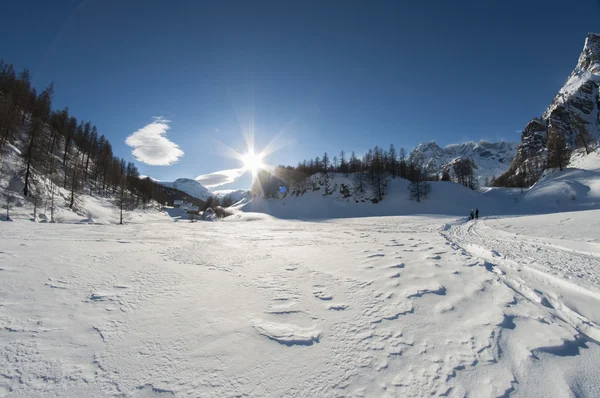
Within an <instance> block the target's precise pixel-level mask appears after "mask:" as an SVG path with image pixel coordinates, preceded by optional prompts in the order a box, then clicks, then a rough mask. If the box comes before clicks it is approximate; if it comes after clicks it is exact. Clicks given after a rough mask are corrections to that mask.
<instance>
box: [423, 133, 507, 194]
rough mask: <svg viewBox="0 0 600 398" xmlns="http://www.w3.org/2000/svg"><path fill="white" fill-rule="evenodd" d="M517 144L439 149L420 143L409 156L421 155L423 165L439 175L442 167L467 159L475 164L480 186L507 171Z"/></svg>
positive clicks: (478, 143)
mask: <svg viewBox="0 0 600 398" xmlns="http://www.w3.org/2000/svg"><path fill="white" fill-rule="evenodd" d="M517 147H518V143H510V142H505V141H499V142H493V143H491V142H487V141H480V142H473V141H470V142H465V143H462V144H451V145H448V146H446V147H444V148H440V147H439V146H438V145H437V144H436V143H435V141H431V142H421V143H420V144H419V145H418V146H417V147H416V148H415V149H414V150H413V151H412V152H411V154H417V153H418V154H421V155H422V156H423V159H424V161H425V165H426V166H428V165H433V167H434V169H435V170H437V171H438V172H439V173H441V172H442V168H443V166H445V165H447V164H451V163H452V161H453V160H455V159H457V158H469V159H471V160H473V161H474V162H475V164H476V165H477V169H476V170H475V176H476V178H477V180H478V182H479V184H480V185H484V184H485V179H486V178H487V179H488V180H491V179H492V177H498V176H500V175H501V174H503V173H504V172H506V171H507V170H508V167H509V166H510V163H511V162H512V160H513V158H514V157H515V154H516V152H517Z"/></svg>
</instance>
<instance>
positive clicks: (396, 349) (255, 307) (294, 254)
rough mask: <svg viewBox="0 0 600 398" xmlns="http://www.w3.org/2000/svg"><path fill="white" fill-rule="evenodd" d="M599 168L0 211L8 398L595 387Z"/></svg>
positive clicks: (1, 377)
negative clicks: (485, 180) (44, 219)
mask: <svg viewBox="0 0 600 398" xmlns="http://www.w3.org/2000/svg"><path fill="white" fill-rule="evenodd" d="M599 169H600V156H599V154H598V152H595V153H593V154H590V155H588V156H576V157H574V159H573V161H572V162H571V164H570V167H569V168H568V169H565V170H564V171H562V172H560V171H556V172H552V173H547V174H546V175H545V176H544V178H543V179H542V180H541V181H540V182H539V183H538V184H536V186H534V187H533V188H531V189H530V190H528V191H523V192H521V191H520V190H499V189H485V190H482V192H474V191H471V190H468V189H466V188H464V187H462V186H460V185H457V184H453V183H447V182H438V183H432V190H431V194H430V195H429V197H428V198H427V199H426V200H423V201H422V202H421V203H416V202H414V201H409V200H408V190H407V182H406V181H403V180H400V179H396V180H390V182H389V184H388V187H387V194H386V197H385V198H384V200H383V202H381V203H378V204H373V203H371V202H368V201H366V200H365V201H364V202H363V199H364V198H365V197H367V196H368V195H370V193H367V192H366V193H364V195H363V196H361V195H358V194H357V195H354V196H352V197H349V198H344V197H343V196H342V195H341V194H340V193H339V190H337V191H336V192H337V193H334V194H332V195H327V196H323V191H322V190H319V191H313V192H307V193H306V194H304V195H302V196H294V197H290V196H286V197H285V198H283V199H278V200H275V199H271V200H265V199H257V198H255V199H253V200H252V201H247V200H245V201H243V203H240V204H238V205H236V206H234V207H232V211H233V212H234V214H233V216H231V217H228V218H226V219H225V220H224V221H223V222H206V223H201V222H198V223H191V222H190V221H189V219H188V218H187V215H186V214H185V210H184V209H177V208H166V209H165V211H164V212H159V211H146V212H141V211H138V212H132V213H130V214H129V216H128V217H129V221H128V223H127V224H126V225H115V224H114V222H115V220H114V217H115V214H116V209H115V208H114V206H111V205H110V200H109V199H106V198H99V197H94V196H86V195H83V196H82V197H81V198H80V204H79V205H78V206H80V207H78V209H79V210H77V211H76V212H72V211H68V210H67V209H66V208H65V207H64V206H63V205H61V207H60V211H59V215H60V217H62V218H63V221H64V222H63V223H58V224H50V223H34V222H31V221H30V218H31V206H30V203H28V202H24V203H23V204H22V206H20V207H15V209H14V213H13V214H14V220H15V222H0V352H1V353H2V354H1V355H0V397H4V396H9V397H10V396H44V397H62V396H77V397H92V398H93V397H106V396H125V397H147V396H202V397H204V396H219V397H220V396H250V397H259V396H260V397H262V396H300V397H304V396H311V397H312V396H318V397H338V396H384V397H385V396H389V397H393V396H401V397H420V396H449V397H464V396H474V397H488V396H493V397H498V396H500V397H506V396H509V395H510V396H515V397H531V396H552V397H555V396H577V397H597V396H598V391H599V390H600V380H599V379H598V377H597V376H598V368H599V366H600V345H599V342H600V209H599V208H598V206H596V207H594V203H595V201H596V200H597V198H598V192H600V186H598V183H597V181H599V180H600V179H599V178H598V175H597V173H598V170H599ZM315 178H318V177H315ZM349 182H350V180H349V178H347V177H345V176H343V175H332V176H331V183H332V186H333V187H336V186H337V187H338V188H339V186H340V185H341V184H342V183H344V184H345V183H349ZM574 184H579V185H577V187H580V186H585V187H588V188H589V189H587V190H585V194H581V192H580V191H577V194H578V195H579V196H578V197H577V198H576V199H575V200H570V199H569V200H568V203H566V204H565V203H564V201H563V199H560V200H561V204H560V205H559V204H556V198H562V197H563V196H564V195H565V194H567V195H568V192H564V190H563V189H564V187H565V186H569V187H572V186H574ZM561 195H562V196H561ZM21 199H23V198H21ZM575 203H577V204H575ZM579 203H581V204H579ZM475 206H478V207H479V208H480V210H482V215H483V217H482V218H480V219H479V220H475V221H468V222H467V221H466V217H465V215H466V214H467V212H468V209H470V208H471V207H475ZM78 212H79V213H80V214H77V213H78ZM210 213H212V212H207V213H206V214H205V215H206V216H208V215H209V214H210ZM267 213H268V214H267ZM210 217H211V218H213V219H214V214H210ZM98 223H101V224H102V225H96V224H98Z"/></svg>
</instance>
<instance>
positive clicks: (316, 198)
mask: <svg viewBox="0 0 600 398" xmlns="http://www.w3.org/2000/svg"><path fill="white" fill-rule="evenodd" d="M330 176H331V181H332V182H331V184H332V187H333V191H334V193H333V194H332V195H329V196H324V195H323V189H321V190H318V191H312V192H310V191H309V192H307V193H305V194H304V195H301V196H285V197H283V198H281V199H263V198H261V197H255V198H253V199H252V200H251V201H250V202H249V203H247V204H245V205H243V206H242V207H241V210H242V211H245V212H259V213H266V214H269V215H272V216H275V217H277V218H285V219H322V218H351V217H374V216H390V215H409V214H444V215H453V216H467V215H468V214H469V211H470V209H472V208H476V207H478V208H479V209H480V210H481V211H482V212H483V211H485V212H486V213H487V214H492V213H493V214H498V213H502V214H504V213H506V212H507V211H508V209H510V208H511V207H512V206H513V205H514V203H513V202H512V201H509V200H504V201H502V200H501V201H499V200H496V199H494V198H489V197H486V196H484V195H482V194H480V193H479V192H475V191H472V190H470V189H468V188H466V187H464V186H462V185H460V184H456V183H452V182H444V181H439V182H432V183H430V186H431V192H430V194H429V195H428V197H427V199H424V200H422V201H421V203H417V202H416V201H414V200H411V199H410V198H409V190H408V186H409V182H408V181H407V180H404V179H400V178H396V179H390V180H389V181H388V186H387V188H386V190H385V196H384V199H383V201H382V202H380V203H376V204H375V203H372V202H371V201H370V200H368V199H366V198H369V197H371V194H370V193H369V192H365V194H364V196H363V198H360V197H359V196H356V195H353V196H351V197H349V198H344V197H343V195H342V194H341V193H340V192H339V186H340V185H341V184H347V185H348V186H352V185H353V182H352V178H346V177H344V176H343V175H342V174H333V173H332V174H330ZM484 209H485V210H484Z"/></svg>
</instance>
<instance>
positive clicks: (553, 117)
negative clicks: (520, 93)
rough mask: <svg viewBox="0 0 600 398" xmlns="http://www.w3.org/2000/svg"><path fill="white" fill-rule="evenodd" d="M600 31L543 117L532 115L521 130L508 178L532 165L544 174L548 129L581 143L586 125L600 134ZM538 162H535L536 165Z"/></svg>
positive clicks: (573, 144)
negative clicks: (581, 128) (580, 130)
mask: <svg viewBox="0 0 600 398" xmlns="http://www.w3.org/2000/svg"><path fill="white" fill-rule="evenodd" d="M599 85H600V34H594V33H590V34H588V36H587V38H586V41H585V45H584V47H583V51H582V52H581V55H580V56H579V60H578V62H577V65H576V66H575V69H574V70H573V72H571V75H569V78H568V79H567V81H566V83H565V84H564V86H563V87H562V88H561V89H560V90H559V92H558V94H557V95H556V97H554V100H553V101H552V103H551V104H550V106H549V107H548V109H546V111H545V112H544V114H543V115H542V117H541V118H534V119H532V120H531V121H530V122H529V123H528V124H527V126H525V129H524V130H523V133H522V134H521V144H520V145H519V148H518V150H517V154H516V156H515V158H514V160H513V163H512V164H511V166H510V169H509V172H508V173H507V175H506V178H505V180H506V181H507V182H510V181H511V180H513V179H515V177H516V176H517V175H519V174H525V173H527V171H528V170H529V173H531V170H532V169H535V170H537V173H539V174H541V170H539V169H540V167H541V168H542V169H543V165H544V164H545V159H546V142H547V137H548V129H549V128H553V129H555V131H557V132H558V133H559V134H560V135H562V136H563V137H564V138H565V139H566V141H567V142H568V143H569V145H570V146H571V147H577V146H578V142H577V138H576V136H577V134H578V132H579V129H580V127H581V126H583V127H584V128H585V129H586V130H587V132H588V133H589V134H590V135H591V137H592V138H594V139H596V140H597V139H598V138H599V137H600V112H599V109H600V95H599V90H598V87H599ZM532 163H534V164H535V165H532Z"/></svg>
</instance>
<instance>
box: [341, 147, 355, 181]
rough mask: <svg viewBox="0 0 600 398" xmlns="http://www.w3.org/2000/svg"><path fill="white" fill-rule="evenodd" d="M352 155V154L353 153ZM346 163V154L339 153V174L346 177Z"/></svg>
mask: <svg viewBox="0 0 600 398" xmlns="http://www.w3.org/2000/svg"><path fill="white" fill-rule="evenodd" d="M353 153H354V152H353ZM348 169H349V167H348V163H347V162H346V152H344V151H341V152H340V173H344V174H345V175H346V176H347V175H348Z"/></svg>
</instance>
